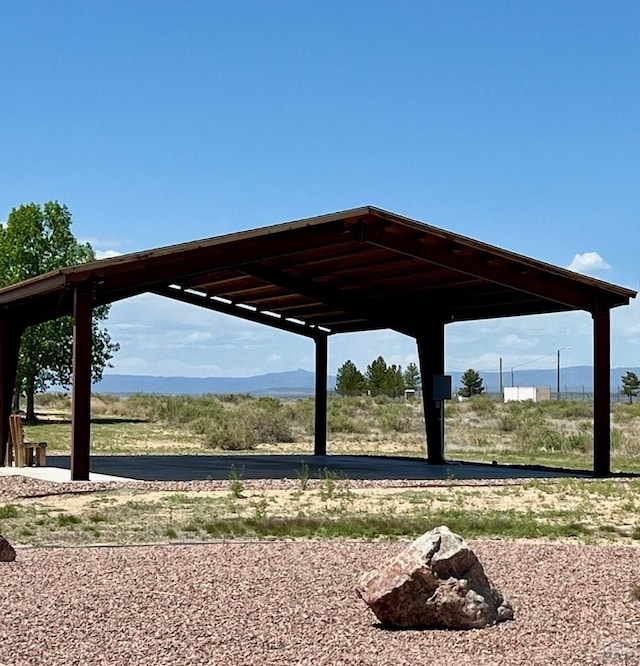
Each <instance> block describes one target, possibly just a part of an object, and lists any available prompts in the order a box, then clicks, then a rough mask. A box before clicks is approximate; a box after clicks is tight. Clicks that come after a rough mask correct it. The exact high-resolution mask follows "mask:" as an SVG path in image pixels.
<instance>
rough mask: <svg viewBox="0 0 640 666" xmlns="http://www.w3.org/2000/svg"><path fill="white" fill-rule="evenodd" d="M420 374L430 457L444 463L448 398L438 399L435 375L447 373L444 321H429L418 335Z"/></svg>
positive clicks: (428, 454)
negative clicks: (445, 365) (435, 395)
mask: <svg viewBox="0 0 640 666" xmlns="http://www.w3.org/2000/svg"><path fill="white" fill-rule="evenodd" d="M416 342H417V344H418V358H419V359H420V376H421V377H422V405H423V409H424V423H425V430H426V435H427V460H428V461H429V463H430V464H432V465H442V464H444V463H445V462H446V460H445V457H444V427H443V424H444V401H443V400H434V385H433V378H434V377H435V376H436V375H442V374H444V322H442V321H440V320H435V321H430V322H427V324H426V326H425V327H424V329H423V330H422V332H421V333H420V335H419V336H418V337H417V338H416Z"/></svg>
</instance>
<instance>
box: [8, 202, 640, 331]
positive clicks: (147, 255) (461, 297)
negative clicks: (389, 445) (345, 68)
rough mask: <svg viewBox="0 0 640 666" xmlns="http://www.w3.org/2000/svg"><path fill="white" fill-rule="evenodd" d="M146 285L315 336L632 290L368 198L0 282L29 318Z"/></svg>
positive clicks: (553, 306) (583, 302)
mask: <svg viewBox="0 0 640 666" xmlns="http://www.w3.org/2000/svg"><path fill="white" fill-rule="evenodd" d="M76 288H80V289H88V290H90V291H91V294H92V301H93V304H94V306H98V305H103V304H106V303H111V302H114V301H118V300H121V299H123V298H128V297H130V296H134V295H137V294H140V293H145V292H151V293H156V294H160V295H162V296H167V297H170V298H173V299H176V300H179V301H185V302H188V303H193V304H196V305H199V306H202V307H206V308H209V309H212V310H217V311H221V312H225V313H228V314H232V315H234V316H239V317H242V318H244V319H249V320H252V321H257V322H261V323H264V324H267V325H269V326H275V327H276V328H282V329H284V330H288V331H292V332H295V333H300V334H303V335H308V336H310V337H318V336H319V335H326V334H332V333H345V332H352V331H362V330H370V329H378V328H390V329H394V330H397V331H400V332H402V333H406V334H408V335H411V336H413V337H416V336H417V335H418V334H419V332H420V330H421V327H422V325H423V322H424V320H425V319H432V318H435V319H437V320H439V321H441V322H443V323H446V322H451V321H466V320H476V319H486V318H494V317H509V316H515V315H527V314H539V313H548V312H562V311H571V310H585V311H588V312H592V313H595V312H597V311H599V310H603V309H610V308H614V307H617V306H620V305H626V304H628V303H629V299H630V298H633V297H634V296H635V295H636V293H635V292H634V291H632V290H630V289H625V288H623V287H619V286H616V285H612V284H609V283H606V282H602V281H600V280H596V279H593V278H589V277H585V276H583V275H579V274H576V273H573V272H571V271H568V270H565V269H563V268H559V267H556V266H552V265H550V264H546V263H543V262H540V261H536V260H535V259H531V258H528V257H525V256H522V255H518V254H515V253H513V252H508V251H506V250H502V249H500V248H497V247H493V246H491V245H487V244H485V243H481V242H479V241H476V240H473V239H471V238H467V237H465V236H461V235H458V234H454V233H451V232H448V231H445V230H443V229H439V228H437V227H433V226H430V225H427V224H424V223H421V222H417V221H415V220H411V219H408V218H406V217H402V216H400V215H396V214H394V213H390V212H387V211H384V210H381V209H379V208H374V207H372V206H366V207H362V208H355V209H352V210H347V211H343V212H338V213H333V214H330V215H322V216H319V217H313V218H308V219H303V220H297V221H295V222H289V223H286V224H279V225H275V226H269V227H263V228H259V229H253V230H251V231H244V232H239V233H233V234H228V235H224V236H216V237H213V238H208V239H204V240H200V241H194V242H189V243H183V244H179V245H171V246H168V247H163V248H159V249H155V250H149V251H146V252H138V253H134V254H128V255H122V256H118V257H114V258H110V259H103V260H101V261H95V262H92V263H88V264H82V265H79V266H71V267H68V268H62V269H59V270H56V271H54V272H51V273H48V274H46V275H42V276H39V277H36V278H33V279H31V280H27V281H25V282H21V283H19V284H17V285H13V286H11V287H6V288H4V289H1V290H0V309H1V310H2V312H3V314H4V315H5V316H7V315H9V316H11V317H15V318H16V320H17V321H19V322H21V323H22V324H25V325H29V324H34V323H38V322H41V321H45V320H47V319H52V318H55V317H58V316H61V315H68V314H71V313H72V312H73V293H74V290H75V289H76Z"/></svg>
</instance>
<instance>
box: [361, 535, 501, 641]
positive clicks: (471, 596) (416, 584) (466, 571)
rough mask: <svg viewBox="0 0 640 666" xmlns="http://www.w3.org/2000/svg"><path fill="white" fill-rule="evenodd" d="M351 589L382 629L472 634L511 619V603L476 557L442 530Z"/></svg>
mask: <svg viewBox="0 0 640 666" xmlns="http://www.w3.org/2000/svg"><path fill="white" fill-rule="evenodd" d="M356 589H357V591H358V594H360V596H361V597H362V599H364V601H365V602H366V603H367V604H368V605H369V607H370V608H371V610H372V611H373V612H374V613H375V615H376V617H377V618H378V620H379V621H380V622H381V623H382V624H384V625H388V626H394V627H446V628H450V629H474V628H480V627H485V626H487V625H491V624H495V623H496V622H501V621H503V620H512V619H513V607H512V605H511V603H510V602H509V601H508V600H507V599H505V598H504V597H503V595H502V593H501V592H500V590H498V589H497V588H496V587H495V585H494V584H493V583H492V582H491V581H490V580H489V579H488V578H487V576H486V575H485V573H484V569H483V568H482V564H480V561H479V560H478V558H477V557H476V554H475V553H474V552H473V551H472V550H471V548H470V547H469V546H468V544H467V543H466V542H465V541H464V540H463V539H462V538H461V537H459V536H458V535H457V534H454V533H453V532H452V531H451V530H450V529H449V528H448V527H446V526H441V527H436V528H435V529H433V530H431V531H430V532H427V533H426V534H423V535H422V536H421V537H418V538H417V539H416V540H415V541H413V542H412V543H410V544H409V545H408V546H407V547H406V548H405V549H404V550H402V551H401V552H400V553H399V554H398V555H396V557H394V558H393V559H391V560H390V561H388V562H386V563H384V564H382V565H381V566H380V567H378V568H377V569H374V570H373V571H371V572H369V573H366V574H364V575H363V576H362V577H361V579H360V581H359V583H358V585H357V588H356Z"/></svg>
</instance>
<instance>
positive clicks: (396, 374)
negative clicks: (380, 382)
mask: <svg viewBox="0 0 640 666" xmlns="http://www.w3.org/2000/svg"><path fill="white" fill-rule="evenodd" d="M385 395H390V396H391V397H392V398H397V397H399V396H401V395H404V376H403V374H402V366H399V365H391V366H389V368H388V370H387V381H386V383H385Z"/></svg>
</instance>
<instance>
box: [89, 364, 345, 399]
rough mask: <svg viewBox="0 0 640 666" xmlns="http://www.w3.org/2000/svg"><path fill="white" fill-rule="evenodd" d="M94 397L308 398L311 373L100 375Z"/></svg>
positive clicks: (312, 384) (312, 382)
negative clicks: (239, 395)
mask: <svg viewBox="0 0 640 666" xmlns="http://www.w3.org/2000/svg"><path fill="white" fill-rule="evenodd" d="M335 385H336V378H335V377H332V376H329V378H328V380H327V388H328V389H330V390H331V389H333V388H334V387H335ZM92 390H93V392H94V393H113V394H118V395H130V394H132V393H160V394H165V395H198V394H200V395H201V394H205V393H218V394H221V393H250V394H252V395H270V396H281V397H296V396H305V395H312V394H313V393H314V391H315V373H313V372H309V371H308V370H301V369H298V370H292V371H288V372H270V373H267V374H265V375H257V376H254V377H152V376H148V375H116V374H113V375H111V374H108V375H104V377H103V378H102V380H101V381H100V382H98V383H97V384H94V386H93V389H92Z"/></svg>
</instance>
